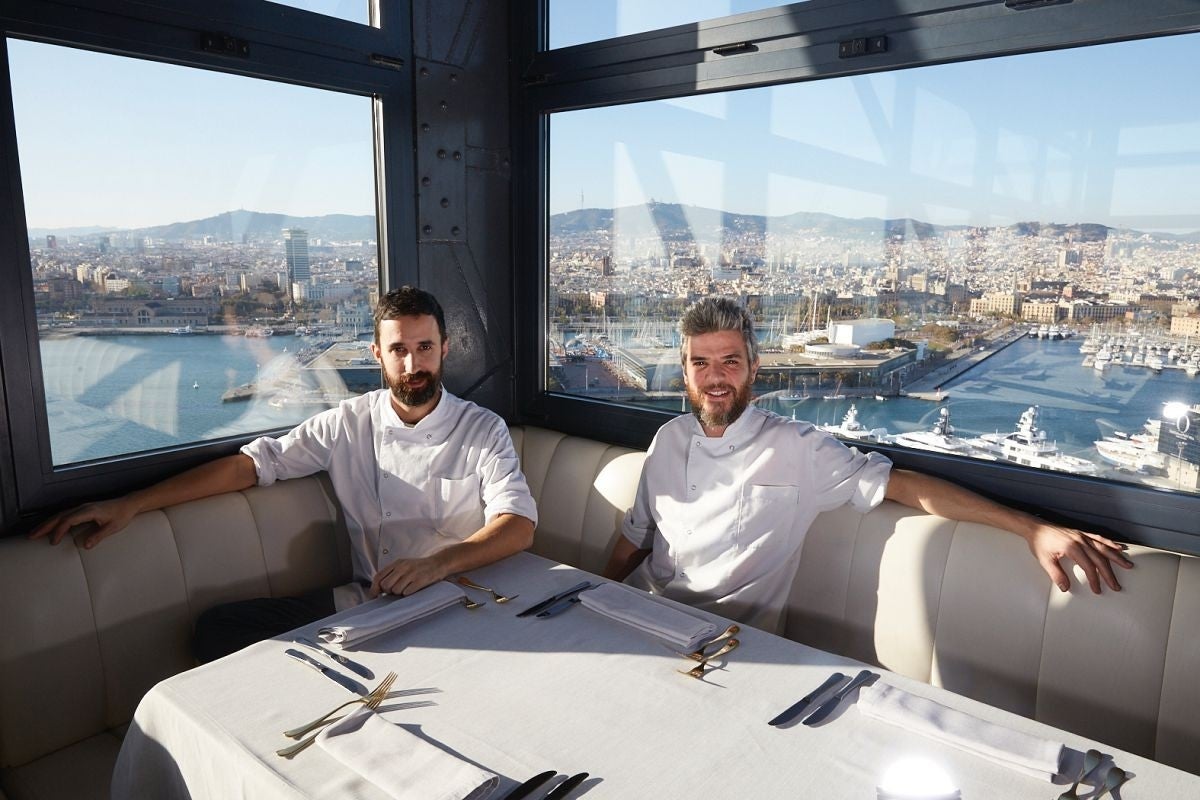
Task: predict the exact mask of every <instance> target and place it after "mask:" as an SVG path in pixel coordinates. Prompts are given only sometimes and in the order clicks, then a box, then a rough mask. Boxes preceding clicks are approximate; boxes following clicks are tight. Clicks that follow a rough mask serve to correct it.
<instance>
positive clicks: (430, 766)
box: [317, 708, 500, 800]
mask: <svg viewBox="0 0 1200 800" xmlns="http://www.w3.org/2000/svg"><path fill="white" fill-rule="evenodd" d="M317 745H318V746H319V747H320V748H321V749H323V750H324V751H325V752H327V753H329V755H331V756H333V757H334V758H336V759H337V760H338V761H340V762H342V764H344V765H346V766H347V767H349V768H350V769H352V770H354V771H355V772H357V773H358V774H359V775H361V776H362V777H363V778H365V779H367V780H368V781H370V782H371V783H373V784H375V785H376V786H378V787H379V788H380V789H382V790H383V791H384V792H386V793H387V794H388V795H389V796H391V797H394V798H396V800H411V798H414V797H420V798H422V800H425V798H428V800H484V798H486V797H487V796H488V795H490V794H491V793H492V790H493V789H495V788H496V785H497V784H498V783H499V782H500V779H499V778H498V777H496V775H495V774H493V773H491V772H488V771H487V770H485V769H482V768H480V767H477V766H475V765H474V764H469V763H467V762H466V761H463V760H461V759H459V758H456V757H455V756H452V755H450V754H449V753H447V752H446V751H444V750H442V749H441V748H439V747H435V746H434V745H432V744H429V743H428V742H426V741H425V740H424V739H422V738H421V737H419V736H416V735H414V734H411V733H409V732H408V731H406V730H404V728H401V727H399V726H398V725H393V724H392V723H390V722H388V721H387V720H385V719H384V718H383V717H381V716H379V715H378V714H376V713H375V712H374V711H372V710H371V709H369V708H359V709H358V710H357V711H355V712H353V713H352V714H347V715H346V716H345V718H343V719H341V720H339V721H338V722H336V723H334V724H333V725H330V726H329V727H328V728H326V729H325V730H323V731H321V733H320V734H318V735H317Z"/></svg>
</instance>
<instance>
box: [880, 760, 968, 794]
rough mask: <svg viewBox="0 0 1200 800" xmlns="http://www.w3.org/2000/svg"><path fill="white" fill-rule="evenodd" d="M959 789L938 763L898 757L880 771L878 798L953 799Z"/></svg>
mask: <svg viewBox="0 0 1200 800" xmlns="http://www.w3.org/2000/svg"><path fill="white" fill-rule="evenodd" d="M958 797H959V790H958V789H957V788H956V787H955V786H954V783H953V781H951V780H950V776H949V775H948V774H947V773H946V770H945V769H943V768H942V767H941V766H940V765H939V764H937V763H935V762H934V761H932V760H930V759H928V758H920V757H915V756H914V757H908V758H902V759H900V760H898V761H896V762H895V763H894V764H892V765H891V766H890V767H888V768H887V770H885V771H884V773H883V778H882V780H880V781H879V791H878V798H879V800H957V798H958Z"/></svg>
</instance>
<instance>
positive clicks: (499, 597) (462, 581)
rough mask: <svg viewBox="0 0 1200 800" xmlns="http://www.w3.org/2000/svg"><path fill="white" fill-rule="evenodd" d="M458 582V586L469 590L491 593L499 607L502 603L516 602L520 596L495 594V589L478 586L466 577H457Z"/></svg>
mask: <svg viewBox="0 0 1200 800" xmlns="http://www.w3.org/2000/svg"><path fill="white" fill-rule="evenodd" d="M458 582H459V583H460V584H462V585H463V586H466V587H467V588H469V589H478V590H479V591H481V592H491V593H492V598H493V599H494V600H495V601H496V603H497V604H501V605H502V604H504V603H507V602H508V601H509V600H516V599H517V598H518V597H520V596H521V595H519V594H514V595H513V596H512V597H505V596H504V595H502V594H500V593H499V592H497V591H496V590H495V589H489V588H488V587H486V586H480V585H479V584H478V583H476V582H475V581H473V580H471V579H470V578H468V577H467V576H466V575H459V576H458Z"/></svg>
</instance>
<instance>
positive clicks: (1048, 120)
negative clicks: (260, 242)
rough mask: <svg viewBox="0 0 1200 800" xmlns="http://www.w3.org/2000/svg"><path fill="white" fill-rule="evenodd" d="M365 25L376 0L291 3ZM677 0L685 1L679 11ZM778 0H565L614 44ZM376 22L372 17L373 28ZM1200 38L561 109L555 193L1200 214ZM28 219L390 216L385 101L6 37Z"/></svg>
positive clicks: (787, 206) (781, 205)
mask: <svg viewBox="0 0 1200 800" xmlns="http://www.w3.org/2000/svg"><path fill="white" fill-rule="evenodd" d="M289 5H296V6H300V7H303V8H308V9H310V10H318V11H324V12H327V13H333V14H335V15H337V16H344V17H347V18H355V15H356V14H360V15H365V7H366V0H324V1H321V0H311V1H309V0H296V2H292V3H289ZM673 5H674V6H675V7H676V8H679V7H681V6H679V4H673ZM767 5H769V3H766V2H763V1H762V0H695V2H691V3H688V4H687V5H685V6H682V7H683V8H685V9H686V11H685V12H684V13H683V14H682V15H680V13H679V12H677V11H675V12H672V11H663V8H664V4H656V3H645V2H636V3H635V2H632V0H624V1H623V2H612V1H611V0H610V2H600V0H552V6H551V18H552V26H553V27H555V28H556V29H558V30H559V32H558V33H555V34H554V36H555V41H556V43H560V44H562V43H569V42H570V38H569V37H568V36H567V34H566V33H565V32H564V31H565V30H566V29H568V28H571V29H573V30H586V31H589V32H591V33H593V34H594V35H596V36H603V35H610V34H618V33H627V32H632V31H636V30H639V29H646V28H653V27H656V26H660V25H668V24H678V23H682V22H688V21H691V19H689V18H692V19H694V18H699V17H702V16H709V15H718V14H722V13H739V12H742V11H747V10H754V9H757V8H760V7H763V6H767ZM360 21H361V20H360ZM1198 36H1200V35H1191V36H1179V37H1170V38H1166V39H1157V40H1153V41H1146V42H1127V43H1121V44H1115V45H1106V46H1102V47H1093V48H1084V49H1079V50H1071V51H1060V52H1055V53H1042V54H1031V55H1025V56H1018V57H1012V58H1004V59H989V60H984V61H976V62H970V63H966V64H957V65H948V66H940V67H926V68H921V69H914V70H906V71H902V72H894V73H885V74H879V75H874V76H866V77H858V78H847V79H836V80H827V81H819V82H812V83H805V84H792V85H787V86H778V87H771V88H764V89H754V90H744V91H739V92H726V93H722V94H717V95H707V96H701V97H692V98H686V99H682V100H667V101H659V102H654V103H642V104H636V105H628V106H618V107H613V108H608V109H595V110H585V111H577V112H569V113H563V114H558V115H555V116H554V117H553V118H552V128H551V148H552V157H551V209H552V211H554V212H560V211H567V210H572V209H575V208H579V207H580V203H581V194H582V202H583V205H584V206H586V207H611V206H614V205H629V204H633V203H641V202H645V201H646V200H648V199H650V198H654V199H656V200H659V201H663V202H682V203H688V204H693V205H701V206H707V207H713V208H723V209H727V210H730V211H738V212H745V213H760V214H784V213H791V212H794V211H825V212H828V213H831V214H837V215H841V216H850V217H853V216H889V217H901V216H910V217H916V218H919V219H924V220H928V221H931V222H940V223H972V224H1007V223H1009V222H1011V221H1014V220H1017V219H1037V220H1041V221H1047V222H1081V221H1086V222H1101V223H1108V224H1116V225H1128V226H1131V227H1138V228H1143V229H1172V230H1196V229H1200V158H1198V157H1197V156H1200V102H1198V101H1200V96H1198V95H1200V88H1197V87H1196V85H1195V83H1196V82H1195V81H1191V80H1186V79H1183V76H1186V75H1195V74H1197V72H1198V69H1197V67H1200V63H1198V62H1200V58H1198V56H1200V39H1198V38H1197V37H1198ZM8 47H9V55H10V62H11V66H12V77H13V92H14V104H15V107H16V119H17V133H18V140H19V148H20V157H21V169H22V178H23V184H24V191H25V203H26V209H27V213H28V221H29V225H30V227H33V228H45V227H74V226H87V225H98V226H113V227H141V226H147V225H157V224H165V223H169V222H176V221H181V220H190V219H198V218H202V217H207V216H211V215H213V214H217V213H220V212H222V211H228V210H231V209H236V208H246V209H251V210H256V211H270V212H280V213H287V214H294V215H316V214H327V213H346V214H371V213H373V212H374V191H373V178H372V170H373V163H372V147H371V113H370V101H369V100H368V99H367V98H364V97H356V96H349V95H342V94H337V93H333V92H327V91H322V90H316V89H309V88H303V87H295V86H290V85H286V84H280V83H272V82H268V81H260V80H254V79H249V78H243V77H237V76H231V75H222V74H220V73H215V72H208V71H204V70H197V69H188V68H183V67H176V66H171V65H164V64H157V63H154V62H148V61H142V60H136V59H129V58H121V57H116V56H109V55H102V54H95V53H89V52H86V51H81V50H73V49H70V48H63V47H57V46H53V45H46V44H34V43H29V42H23V41H18V40H9V45H8Z"/></svg>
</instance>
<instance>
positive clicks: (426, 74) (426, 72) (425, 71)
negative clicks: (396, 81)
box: [421, 67, 429, 78]
mask: <svg viewBox="0 0 1200 800" xmlns="http://www.w3.org/2000/svg"><path fill="white" fill-rule="evenodd" d="M421 77H422V78H428V77H429V70H428V69H426V68H425V67H421Z"/></svg>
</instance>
